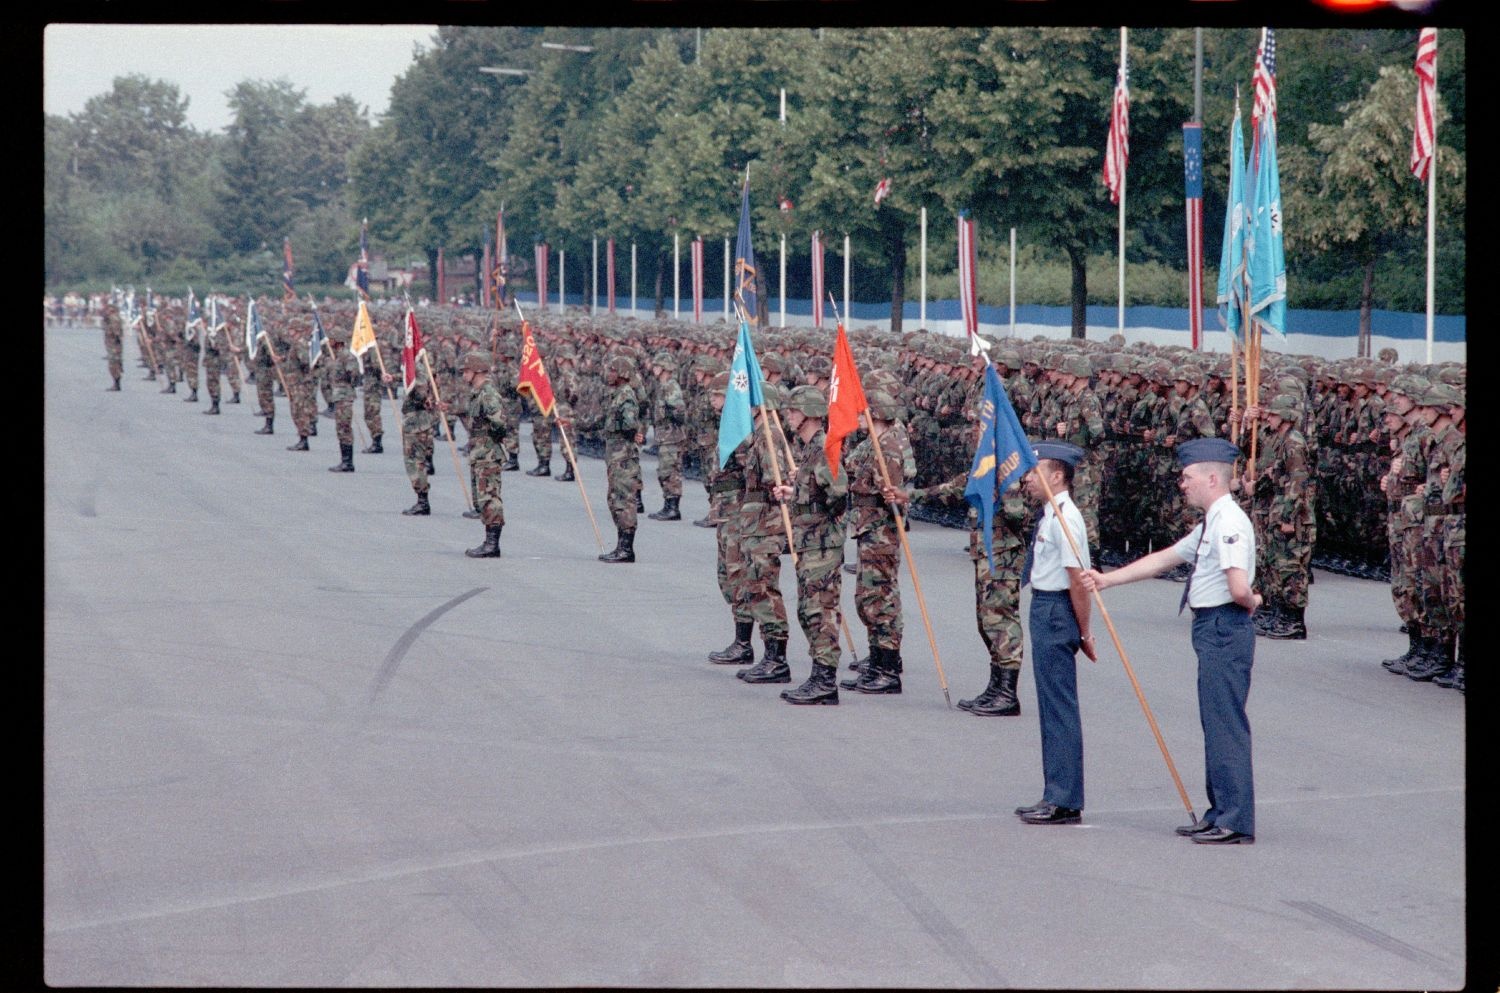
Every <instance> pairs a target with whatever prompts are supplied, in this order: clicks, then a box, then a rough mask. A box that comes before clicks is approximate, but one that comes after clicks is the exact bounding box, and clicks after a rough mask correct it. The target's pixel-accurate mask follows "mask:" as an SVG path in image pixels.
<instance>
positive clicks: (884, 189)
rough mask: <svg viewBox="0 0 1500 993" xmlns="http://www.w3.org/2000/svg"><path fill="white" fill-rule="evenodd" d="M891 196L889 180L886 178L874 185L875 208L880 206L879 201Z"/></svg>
mask: <svg viewBox="0 0 1500 993" xmlns="http://www.w3.org/2000/svg"><path fill="white" fill-rule="evenodd" d="M890 195H891V178H890V177H889V176H887V177H886V178H884V179H882V180H881V181H880V182H878V183H876V184H875V206H877V207H879V206H880V201H882V200H884V199H885V198H886V197H888V196H890Z"/></svg>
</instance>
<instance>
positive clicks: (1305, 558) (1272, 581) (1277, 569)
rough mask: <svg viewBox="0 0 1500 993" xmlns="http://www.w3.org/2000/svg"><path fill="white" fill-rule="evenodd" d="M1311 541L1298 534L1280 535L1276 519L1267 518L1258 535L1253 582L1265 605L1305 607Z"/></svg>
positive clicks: (1292, 607)
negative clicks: (1269, 519) (1258, 589)
mask: <svg viewBox="0 0 1500 993" xmlns="http://www.w3.org/2000/svg"><path fill="white" fill-rule="evenodd" d="M1312 551H1313V546H1312V542H1310V541H1308V540H1306V537H1305V536H1304V535H1303V534H1301V533H1299V532H1294V533H1292V534H1284V533H1282V531H1281V526H1280V525H1279V524H1278V523H1277V522H1276V521H1274V520H1273V521H1268V522H1267V523H1266V524H1265V527H1264V530H1263V531H1262V532H1261V535H1260V542H1259V546H1258V552H1259V555H1258V558H1259V559H1260V561H1259V562H1258V563H1257V564H1256V585H1257V586H1258V587H1260V589H1261V591H1262V592H1263V594H1264V596H1265V600H1266V602H1267V604H1269V605H1271V606H1276V607H1288V608H1291V609H1292V610H1306V609H1307V577H1308V573H1309V571H1310V570H1311V569H1312Z"/></svg>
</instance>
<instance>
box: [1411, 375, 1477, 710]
mask: <svg viewBox="0 0 1500 993" xmlns="http://www.w3.org/2000/svg"><path fill="white" fill-rule="evenodd" d="M1462 402H1463V395H1462V394H1460V393H1459V392H1458V390H1456V389H1454V388H1453V387H1452V386H1449V385H1448V384H1447V383H1443V382H1435V383H1432V384H1431V385H1430V386H1428V387H1427V389H1426V390H1425V391H1423V395H1422V398H1421V406H1422V407H1423V408H1424V409H1426V410H1430V411H1433V412H1434V413H1435V415H1436V416H1435V417H1434V418H1433V421H1432V423H1431V424H1430V425H1429V430H1430V431H1431V432H1432V446H1431V448H1430V449H1429V450H1428V458H1427V478H1426V480H1425V481H1424V482H1423V485H1422V490H1421V496H1422V537H1421V551H1420V552H1419V556H1420V559H1419V569H1418V575H1419V577H1420V579H1419V589H1418V591H1417V595H1418V596H1419V597H1420V598H1421V600H1422V615H1423V617H1424V618H1425V622H1426V623H1425V628H1426V633H1427V635H1428V649H1429V651H1428V652H1427V653H1426V655H1425V656H1424V657H1423V658H1422V659H1421V660H1420V661H1418V662H1415V663H1410V664H1408V665H1407V667H1406V676H1407V678H1408V679H1413V680H1416V681H1417V682H1426V681H1428V680H1430V679H1433V678H1434V677H1437V676H1442V675H1445V674H1447V672H1448V670H1449V669H1451V668H1452V667H1453V665H1454V661H1453V659H1454V651H1455V647H1456V642H1457V641H1458V638H1459V632H1460V618H1459V617H1455V616H1454V614H1453V611H1452V609H1451V608H1452V604H1451V598H1450V596H1447V595H1445V592H1451V588H1448V587H1450V584H1451V581H1448V582H1445V576H1444V574H1445V573H1446V572H1447V571H1448V550H1447V548H1446V547H1445V543H1446V541H1447V539H1448V538H1449V536H1450V526H1449V518H1450V517H1451V516H1453V513H1454V508H1453V507H1452V506H1451V505H1450V504H1449V503H1447V502H1445V501H1444V499H1443V491H1444V488H1445V482H1446V478H1451V476H1452V472H1451V468H1452V465H1453V459H1454V455H1455V453H1456V451H1457V450H1458V448H1459V447H1460V446H1461V445H1462V444H1463V440H1464V436H1463V432H1462V431H1461V430H1460V429H1459V427H1458V425H1457V424H1456V423H1455V421H1454V417H1453V412H1454V410H1455V409H1458V410H1461V409H1462V406H1461V405H1462ZM1445 477H1446V478H1445ZM1460 616H1461V615H1460Z"/></svg>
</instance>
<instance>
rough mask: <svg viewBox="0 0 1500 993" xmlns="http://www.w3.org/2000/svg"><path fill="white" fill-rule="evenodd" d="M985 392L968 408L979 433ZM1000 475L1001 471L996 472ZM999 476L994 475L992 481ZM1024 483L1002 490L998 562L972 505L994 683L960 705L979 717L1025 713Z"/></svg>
mask: <svg viewBox="0 0 1500 993" xmlns="http://www.w3.org/2000/svg"><path fill="white" fill-rule="evenodd" d="M982 403H983V397H982V396H981V397H980V398H978V399H977V400H975V401H974V402H972V403H971V404H970V406H969V408H968V414H969V420H970V422H971V424H972V428H971V430H972V431H973V432H974V433H975V434H977V433H978V431H979V430H980V426H981V424H982V420H981V417H982V413H983V412H982V410H981V409H980V405H981V404H982ZM997 477H998V474H997ZM995 481H998V478H996V479H992V482H995ZM968 484H969V471H968V470H967V469H965V470H962V471H960V472H959V473H958V474H956V475H955V476H953V478H951V479H949V480H947V481H946V482H943V483H941V484H939V485H938V486H934V487H931V488H929V489H927V490H925V491H924V490H917V491H914V492H913V493H912V499H921V498H923V497H926V498H927V499H945V500H960V499H963V494H964V489H965V488H966V487H967V486H968ZM1031 518H1032V514H1031V513H1030V512H1029V510H1028V508H1027V506H1026V501H1025V498H1024V496H1023V494H1022V492H1021V487H1020V486H1019V485H1017V484H1012V485H1011V487H1010V488H1009V489H1007V490H1006V491H1005V492H1004V493H997V494H996V500H995V516H994V521H993V526H992V529H991V532H990V547H991V549H992V550H993V552H994V561H993V563H991V561H990V558H989V556H988V555H986V553H985V549H984V535H983V533H982V532H981V530H980V521H979V513H978V511H976V510H975V509H974V508H973V507H970V508H969V558H971V559H973V561H974V617H975V620H976V622H977V623H978V625H979V637H980V639H981V640H982V641H983V642H984V647H985V650H986V651H988V652H989V656H990V665H989V673H990V675H989V683H988V684H987V685H986V686H985V688H984V689H983V690H981V691H980V692H979V693H978V694H976V695H975V696H973V697H972V698H970V699H968V700H960V701H958V707H959V709H960V710H967V711H968V712H969V713H971V714H974V715H976V716H978V717H1014V716H1017V715H1019V714H1020V713H1021V703H1020V700H1019V699H1017V697H1016V682H1017V680H1018V679H1019V678H1020V675H1021V661H1022V659H1023V658H1024V657H1025V652H1026V642H1025V634H1024V631H1023V629H1022V627H1021V568H1022V565H1023V564H1024V563H1025V561H1026V537H1025V533H1024V532H1025V529H1026V526H1027V524H1028V522H1029V521H1030V520H1031Z"/></svg>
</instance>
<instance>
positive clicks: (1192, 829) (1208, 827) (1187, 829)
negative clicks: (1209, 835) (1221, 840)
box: [1172, 821, 1214, 838]
mask: <svg viewBox="0 0 1500 993" xmlns="http://www.w3.org/2000/svg"><path fill="white" fill-rule="evenodd" d="M1213 829H1214V822H1213V821H1199V822H1198V823H1196V824H1184V825H1182V826H1181V827H1175V828H1173V829H1172V830H1174V831H1176V832H1177V833H1178V834H1180V835H1182V836H1183V837H1184V838H1191V837H1192V836H1193V835H1195V834H1202V833H1203V832H1205V831H1212V830H1213Z"/></svg>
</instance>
